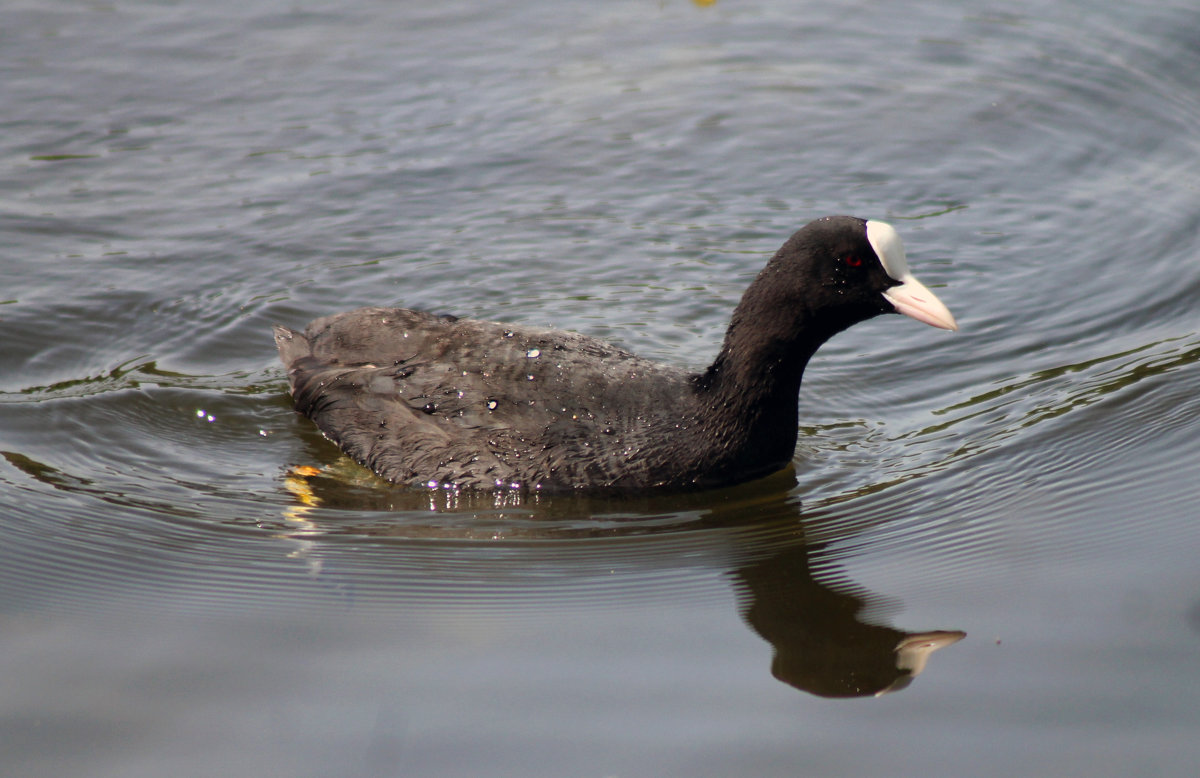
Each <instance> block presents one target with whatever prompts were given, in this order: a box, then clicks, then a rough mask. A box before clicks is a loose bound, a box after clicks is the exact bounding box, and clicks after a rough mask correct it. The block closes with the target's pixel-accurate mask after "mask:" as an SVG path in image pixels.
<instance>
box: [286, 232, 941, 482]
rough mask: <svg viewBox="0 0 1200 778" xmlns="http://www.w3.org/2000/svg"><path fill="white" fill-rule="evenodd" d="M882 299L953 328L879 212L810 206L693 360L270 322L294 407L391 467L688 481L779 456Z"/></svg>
mask: <svg viewBox="0 0 1200 778" xmlns="http://www.w3.org/2000/svg"><path fill="white" fill-rule="evenodd" d="M881 313H903V314H906V315H908V316H911V317H912V318H914V319H917V320H918V321H922V322H925V323H926V324H931V325H933V326H935V327H941V328H944V329H950V330H954V329H957V328H958V327H957V325H956V324H955V322H954V317H953V316H952V315H951V314H950V311H949V310H947V309H946V307H945V306H944V305H943V304H942V303H941V301H939V300H938V299H937V297H935V296H934V295H933V294H932V293H931V292H930V291H929V290H928V289H927V288H925V286H923V285H922V284H921V283H920V282H919V281H917V280H916V279H915V278H914V277H913V276H912V274H911V273H910V272H909V270H908V265H907V263H906V261H905V257H904V246H903V244H902V243H901V241H900V237H899V236H898V235H897V234H896V231H895V230H894V229H893V228H892V227H891V226H890V225H888V224H885V223H883V222H878V221H866V220H864V219H859V218H855V217H850V216H833V217H826V218H823V219H818V220H817V221H814V222H812V223H810V224H808V225H807V226H805V227H804V228H802V229H801V230H799V231H798V232H796V233H795V234H794V235H792V236H791V238H789V239H788V241H787V242H786V243H784V244H783V247H782V248H780V249H779V251H778V252H776V253H775V256H774V257H772V258H771V260H770V261H769V262H768V263H767V266H766V267H765V268H763V270H762V272H761V273H759V274H758V277H757V278H755V279H754V282H753V283H751V284H750V287H749V289H747V290H746V293H745V294H744V295H743V296H742V299H741V302H740V303H738V306H737V308H735V309H734V311H733V318H732V320H731V321H730V324H729V329H728V331H727V332H726V334H725V342H724V344H723V345H722V346H721V350H720V352H719V353H718V354H717V357H716V359H715V360H714V361H713V363H712V364H711V365H710V366H709V367H708V368H707V369H705V370H702V371H700V372H689V371H688V370H684V369H681V368H678V367H670V366H667V365H661V364H658V363H656V362H651V361H649V360H646V359H642V358H640V357H637V356H635V355H633V354H631V353H629V352H627V351H624V350H622V349H619V348H616V347H614V346H611V345H609V344H607V343H604V342H603V341H600V340H596V339H594V338H589V337H587V336H585V335H579V334H576V333H573V332H563V331H559V330H552V329H541V328H536V327H526V326H516V325H509V324H501V323H497V322H490V321H478V320H474V319H460V318H457V317H454V316H447V315H440V316H439V315H434V314H431V313H425V312H422V311H412V310H407V309H404V308H361V309H359V310H355V311H350V312H348V313H341V314H337V315H335V316H327V317H325V318H321V319H317V320H316V321H314V322H312V323H311V324H309V325H308V327H307V328H306V329H305V330H304V332H303V333H301V332H297V331H294V330H290V329H287V328H285V327H276V328H275V342H276V345H277V346H278V348H279V356H280V358H281V359H282V360H283V364H284V365H285V366H286V367H287V373H288V381H289V383H290V386H291V392H292V396H293V399H294V401H295V405H296V409H297V410H298V411H299V412H300V413H303V414H305V415H307V416H308V417H310V418H311V419H312V420H313V421H314V422H316V424H317V426H318V427H319V428H320V429H321V431H322V432H323V433H324V434H325V435H326V437H328V438H329V439H331V440H332V441H333V442H334V443H336V444H338V445H339V446H340V447H341V448H342V449H343V450H344V451H345V452H346V453H347V454H349V455H350V456H351V457H352V458H353V459H355V460H356V461H358V462H359V463H361V464H363V465H365V466H367V467H369V468H371V469H372V470H374V471H375V472H376V473H378V474H379V475H380V476H382V477H383V478H385V479H388V480H389V481H394V482H398V483H409V484H414V485H418V484H419V485H425V486H429V487H441V488H462V489H467V488H469V489H489V490H490V489H541V490H572V489H610V490H611V489H622V490H629V489H648V488H659V489H698V488H708V487H717V486H726V485H730V484H735V483H738V482H741V481H747V480H750V479H753V478H758V477H760V476H765V475H768V474H770V473H773V472H775V471H777V470H779V469H781V468H783V467H784V466H786V465H787V464H788V463H789V462H790V461H791V459H792V456H793V454H794V452H795V446H796V432H797V427H798V420H797V395H798V393H799V391H800V379H801V377H802V375H803V373H804V366H805V365H806V364H807V363H808V360H809V358H810V357H812V355H813V354H814V353H815V352H816V350H817V348H818V347H820V345H821V344H822V343H824V342H825V341H826V340H828V339H829V338H830V337H832V336H833V335H834V334H836V333H838V332H840V331H842V330H844V329H846V328H847V327H849V326H851V325H852V324H856V323H857V322H861V321H865V320H867V319H870V318H871V317H873V316H876V315H878V314H881Z"/></svg>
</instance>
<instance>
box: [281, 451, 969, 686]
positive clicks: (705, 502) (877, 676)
mask: <svg viewBox="0 0 1200 778" xmlns="http://www.w3.org/2000/svg"><path fill="white" fill-rule="evenodd" d="M354 472H355V469H353V468H350V469H347V470H346V472H344V473H341V476H340V477H339V475H338V474H337V471H336V470H328V471H319V470H316V469H312V468H306V469H298V470H296V471H293V473H292V474H291V477H289V478H288V479H287V480H286V482H285V486H286V487H287V489H288V490H289V491H291V492H292V493H293V494H294V496H295V499H296V500H297V502H298V503H299V505H297V506H296V507H295V508H294V509H291V510H289V511H287V512H285V521H286V526H287V531H286V532H285V533H283V534H282V535H281V537H285V538H288V539H289V540H290V541H291V542H299V543H302V544H303V547H304V549H305V553H307V554H315V556H314V558H313V560H312V561H313V563H314V570H315V571H318V572H319V571H320V570H321V565H320V559H321V557H320V553H319V552H320V546H319V545H318V544H315V539H316V538H319V536H321V535H326V534H338V533H342V532H349V533H351V534H355V535H363V536H374V537H390V538H392V539H401V540H403V539H405V538H408V539H412V540H423V539H430V538H438V539H441V540H455V539H458V540H463V541H470V540H472V539H476V540H477V539H479V538H480V537H489V538H493V539H496V540H500V541H501V542H503V541H504V540H509V541H516V544H514V545H509V546H506V548H507V553H505V554H503V555H496V554H495V553H494V552H495V551H496V550H497V547H496V546H494V545H490V546H489V548H490V549H491V550H492V552H493V553H491V554H488V555H482V556H479V557H478V558H477V559H476V558H472V561H471V571H472V576H471V580H473V581H475V584H474V586H476V587H478V591H473V590H472V587H471V586H466V587H464V581H463V579H462V573H463V566H462V564H461V563H459V564H456V565H455V566H454V568H455V569H454V571H452V572H451V571H447V576H448V579H447V580H450V578H451V577H452V578H453V584H454V585H453V589H454V591H455V593H456V596H458V597H467V598H471V597H479V598H486V599H487V601H488V602H489V603H490V605H489V609H490V612H492V613H495V612H496V609H497V608H498V607H500V606H502V603H503V602H504V598H505V594H506V593H507V594H508V595H510V596H511V597H513V598H514V600H516V599H519V600H522V601H524V602H528V601H529V595H530V591H531V590H532V591H533V593H534V595H535V596H536V597H537V598H544V599H546V600H554V599H556V598H561V597H563V596H565V595H564V594H563V592H564V591H567V590H570V589H571V588H572V587H570V586H564V583H575V582H578V581H582V580H587V579H588V577H589V576H591V575H594V574H595V572H596V570H598V569H599V570H603V571H604V573H605V576H604V577H605V578H606V585H611V579H610V578H609V573H611V571H612V570H611V567H610V565H611V562H612V560H613V557H612V553H613V549H612V547H611V546H608V545H606V544H605V543H604V541H606V540H611V539H614V538H621V539H622V542H621V543H620V554H621V556H620V559H621V568H622V570H624V571H625V573H624V574H625V575H627V576H628V577H629V584H628V585H629V588H630V589H631V590H633V589H640V588H641V587H642V581H641V580H640V579H639V576H638V570H639V566H638V564H637V560H639V559H641V560H643V561H644V563H645V565H646V566H647V567H648V568H649V569H652V570H653V571H654V573H655V577H656V578H661V573H662V568H663V566H664V565H672V566H678V567H680V568H688V567H693V566H696V565H698V564H703V562H702V561H701V560H714V559H719V560H725V561H726V562H725V564H726V565H728V566H727V567H726V570H725V572H727V573H728V574H729V575H730V576H732V578H733V579H734V582H735V587H736V589H737V590H738V593H739V600H740V602H741V609H742V615H743V616H744V618H745V620H746V622H747V623H748V624H749V625H750V626H751V627H752V628H753V629H754V631H755V632H757V633H758V634H759V635H760V636H762V637H763V638H764V639H766V640H767V641H768V642H769V643H770V644H771V645H772V646H773V647H774V649H775V656H774V659H773V661H772V663H771V672H772V674H773V675H774V676H775V677H776V678H778V679H779V680H781V681H783V682H785V683H787V684H790V685H792V686H794V687H796V688H798V689H800V690H802V691H807V692H810V693H812V694H816V695H819V696H822V697H856V696H869V695H879V694H883V693H886V692H891V691H897V690H899V689H903V688H904V687H905V686H907V685H908V684H909V683H911V682H912V679H913V678H915V677H916V676H917V675H920V673H921V671H922V670H924V669H925V664H926V662H927V661H928V658H929V655H930V654H931V653H932V652H933V651H935V650H936V649H938V648H941V647H943V646H948V645H950V644H952V643H956V642H958V641H959V640H961V639H962V638H964V637H965V636H966V633H964V632H957V631H932V632H915V633H913V632H902V631H900V630H898V629H893V628H892V627H886V626H880V625H878V624H870V623H867V622H866V621H865V620H864V619H863V618H862V617H863V614H864V612H865V611H866V610H867V609H868V608H869V607H871V606H878V605H879V604H880V603H881V602H882V601H883V599H884V598H882V597H878V596H876V595H872V594H870V593H868V592H866V591H865V590H863V589H862V588H861V587H857V586H856V585H854V584H853V583H851V582H849V581H845V580H840V581H839V580H836V578H835V579H833V580H831V579H830V578H829V577H828V576H824V575H823V576H822V577H823V578H824V580H822V581H818V580H816V578H815V577H814V575H813V573H812V570H811V564H810V557H811V555H812V554H813V553H814V552H815V551H819V550H820V549H822V548H823V547H824V544H814V545H808V544H806V542H805V540H804V539H803V537H802V536H800V535H798V534H797V529H798V527H799V526H800V524H799V523H798V507H797V506H796V505H794V504H792V503H790V502H789V499H788V496H787V492H786V491H785V490H780V491H779V492H777V493H775V494H772V495H768V496H765V497H764V495H763V494H762V493H761V491H760V490H759V489H756V488H754V487H749V486H747V487H742V488H741V489H740V490H737V489H734V490H727V491H726V492H724V497H725V499H724V500H722V501H720V502H718V503H716V504H714V503H713V501H712V499H711V497H704V496H702V495H696V494H693V495H674V496H670V497H659V498H654V499H645V500H628V499H626V500H598V499H595V498H591V499H589V498H585V497H583V496H582V495H576V496H570V495H565V496H563V495H560V496H558V497H555V498H551V499H547V500H546V501H545V502H544V504H539V505H538V506H537V508H536V511H535V510H531V509H530V508H529V507H528V506H527V507H525V508H524V509H522V510H519V511H516V512H515V513H514V514H513V518H514V519H518V518H519V520H517V521H506V520H505V518H504V516H505V514H504V512H503V509H500V510H496V509H497V508H500V506H493V505H492V503H491V501H490V500H491V496H489V495H486V494H480V495H475V497H477V498H478V501H477V502H474V503H468V502H466V500H465V498H466V497H467V496H468V495H469V493H463V495H461V496H460V497H462V498H463V499H462V500H456V501H455V503H454V504H453V505H443V506H441V507H440V509H435V510H434V511H432V512H427V513H426V515H427V516H429V519H430V520H429V521H424V522H423V521H421V520H420V516H421V510H422V508H424V509H425V510H426V511H428V509H429V508H431V507H434V506H433V505H432V504H431V503H429V502H428V493H422V492H419V491H414V490H410V489H398V490H397V489H389V488H380V484H379V482H366V483H356V482H354V481H353V480H347V479H348V478H350V477H351V476H352V475H353V474H354ZM793 478H794V476H793V475H792V474H790V473H788V474H785V475H783V476H781V478H780V482H781V483H783V482H788V483H790V482H791V481H792V480H793ZM435 494H436V493H435ZM318 506H319V507H323V508H327V509H328V508H332V509H341V510H342V511H343V512H342V513H341V514H340V515H339V516H338V518H337V520H336V521H331V522H328V523H326V524H323V523H322V522H321V520H320V514H319V513H318V512H317V508H318ZM346 510H353V511H358V512H362V511H367V512H368V514H367V515H366V516H365V517H364V519H363V520H362V521H360V522H355V523H352V524H347V522H346V515H345V513H344V511H346ZM397 510H401V511H403V513H402V514H399V515H397V514H395V513H394V512H395V511H397ZM372 511H374V512H379V516H380V517H381V518H379V519H371V518H370V512H372ZM442 511H448V512H442ZM622 514H623V515H625V516H627V517H628V518H624V519H619V520H613V521H601V520H599V519H597V520H594V521H592V522H581V521H580V519H579V517H581V516H602V515H610V516H612V515H622ZM664 514H667V515H671V514H674V515H676V516H679V517H680V521H679V523H663V522H662V517H663V515H664ZM389 515H390V516H392V517H394V518H391V519H390V520H389V519H388V518H386V517H388V516H389ZM639 517H641V518H639ZM649 517H654V518H655V521H654V522H652V523H647V522H646V521H644V520H642V519H644V518H649ZM448 520H449V521H448ZM677 532H682V533H683V534H682V535H681V537H683V536H686V538H687V544H686V549H687V553H680V554H678V555H676V556H674V557H673V556H672V554H671V553H670V552H671V549H672V548H677V547H676V546H674V545H673V542H672V539H671V536H672V534H673V533H677ZM531 539H537V540H541V541H547V540H553V541H555V542H554V543H552V544H547V543H538V544H534V545H521V543H520V542H521V541H527V540H531ZM639 539H641V541H644V545H643V544H642V543H639V542H638V541H639ZM702 548H709V551H705V552H703V553H702V552H701V551H700V549H702ZM463 552H464V553H466V554H470V553H471V551H470V547H469V546H464V547H463ZM631 552H632V553H631ZM294 554H295V552H293V555H294ZM731 558H732V559H735V560H738V561H737V562H733V563H730V562H728V560H730V559H731ZM422 574H423V576H425V577H424V578H423V584H424V586H425V587H426V588H427V589H432V588H436V587H437V579H438V568H437V567H436V566H429V565H427V566H425V567H423V568H422ZM499 581H503V582H504V584H503V585H501V584H498V582H499Z"/></svg>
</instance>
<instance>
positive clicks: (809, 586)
mask: <svg viewBox="0 0 1200 778" xmlns="http://www.w3.org/2000/svg"><path fill="white" fill-rule="evenodd" d="M814 548H815V547H809V546H805V545H803V544H802V543H796V544H794V545H792V546H790V547H787V548H783V549H781V550H779V551H777V552H776V553H775V554H773V555H771V556H768V557H766V558H764V559H759V560H757V561H754V562H752V563H750V564H747V565H744V566H743V567H740V568H739V569H737V570H736V571H734V577H735V578H736V579H737V582H738V585H739V588H740V589H741V593H742V595H743V598H742V602H743V615H744V617H745V619H746V621H747V623H749V624H750V626H751V627H753V628H754V631H755V632H757V633H758V634H759V635H761V636H762V637H763V638H764V639H765V640H766V641H767V642H768V643H770V644H771V645H772V646H773V647H774V649H775V656H774V658H773V659H772V661H771V673H772V674H773V675H774V676H775V677H776V678H778V679H779V680H781V681H783V682H784V683H787V684H790V685H792V686H795V687H796V688H797V689H800V690H802V691H806V692H810V693H812V694H816V695H819V696H821V697H864V696H869V695H876V696H878V695H880V694H886V693H887V692H893V691H897V690H899V689H903V688H904V687H906V686H908V685H909V684H910V683H912V679H913V678H915V677H916V676H918V675H920V674H921V671H922V670H924V669H925V663H926V661H928V659H929V655H930V654H931V653H933V652H934V651H935V650H937V649H939V648H942V647H943V646H948V645H950V644H952V643H957V642H958V641H960V640H962V639H963V638H964V637H966V634H967V633H965V632H957V631H944V630H938V631H933V632H916V633H910V632H901V631H900V630H898V629H893V628H892V627H884V626H879V625H876V624H868V623H866V622H864V621H861V620H860V616H861V615H862V614H863V612H864V611H865V610H866V609H867V607H868V605H871V604H874V603H872V600H873V599H881V598H875V597H873V596H872V595H871V594H869V593H868V592H866V591H865V590H862V589H861V588H859V587H857V586H855V585H854V584H850V583H834V584H832V585H829V584H824V583H821V582H818V581H817V580H816V579H815V578H814V577H813V574H812V571H811V569H810V566H809V555H810V553H811V552H812V550H813V549H814Z"/></svg>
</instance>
